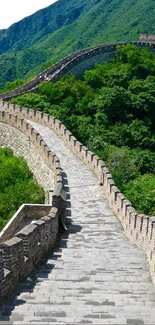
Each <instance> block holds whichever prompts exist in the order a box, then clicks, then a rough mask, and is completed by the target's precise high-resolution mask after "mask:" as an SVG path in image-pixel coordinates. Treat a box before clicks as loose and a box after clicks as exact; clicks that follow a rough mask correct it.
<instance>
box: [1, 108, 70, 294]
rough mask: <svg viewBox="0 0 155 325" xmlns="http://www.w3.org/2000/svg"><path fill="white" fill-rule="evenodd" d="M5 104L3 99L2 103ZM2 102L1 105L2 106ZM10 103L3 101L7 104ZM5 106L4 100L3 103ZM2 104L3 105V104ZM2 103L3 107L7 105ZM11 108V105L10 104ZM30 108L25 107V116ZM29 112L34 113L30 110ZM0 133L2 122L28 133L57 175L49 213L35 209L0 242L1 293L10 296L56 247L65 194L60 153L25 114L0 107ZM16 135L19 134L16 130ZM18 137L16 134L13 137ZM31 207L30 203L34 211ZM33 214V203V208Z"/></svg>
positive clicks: (46, 120) (25, 133)
mask: <svg viewBox="0 0 155 325" xmlns="http://www.w3.org/2000/svg"><path fill="white" fill-rule="evenodd" d="M1 104H2V103H1ZM1 104H0V106H1ZM5 105H7V104H4V106H5ZM2 106H3V104H2ZM2 106H1V108H2ZM4 106H3V108H4ZM7 107H8V109H9V106H8V105H7ZM26 112H27V113H28V110H24V113H23V114H24V115H25V116H26V115H27V113H26ZM29 114H31V118H33V117H32V115H33V114H34V112H33V111H30V112H29ZM42 118H44V123H45V124H47V123H48V116H47V115H46V114H45V116H43V114H40V112H37V113H36V119H38V120H39V119H42ZM0 123H1V128H0V133H1V132H2V133H3V131H1V130H2V126H6V129H9V127H10V126H11V128H12V129H14V130H15V132H17V131H19V133H20V136H21V134H22V137H23V136H26V137H27V138H28V139H29V140H30V145H31V146H32V145H33V146H34V148H35V149H36V151H37V152H38V153H39V154H40V155H41V157H42V158H43V161H44V163H46V165H47V166H48V168H49V169H50V170H51V172H52V174H53V176H54V183H53V185H54V188H53V195H52V201H51V205H52V208H51V210H50V212H49V213H47V215H45V216H44V217H41V218H40V212H39V211H38V212H37V210H35V219H38V218H39V220H36V221H35V222H34V223H33V224H30V225H28V226H26V227H24V228H23V229H22V230H21V231H19V232H18V233H17V234H16V235H14V236H13V237H12V238H11V239H9V240H8V241H4V242H2V243H1V244H0V250H1V254H0V297H1V299H2V298H4V297H5V296H8V295H9V294H10V293H11V292H12V291H13V290H14V289H15V287H16V286H17V284H18V282H20V281H21V280H23V279H24V278H25V277H27V276H28V275H30V274H31V273H32V271H34V270H35V268H36V267H37V266H38V264H39V263H40V262H41V261H42V259H43V258H44V257H45V256H46V254H47V253H48V252H49V251H50V250H51V249H52V248H53V246H54V244H55V242H56V239H57V237H58V235H59V229H60V228H59V225H60V223H61V224H62V225H63V226H64V227H65V224H66V220H65V218H66V213H65V210H66V194H65V192H64V190H63V179H62V170H61V165H60V161H59V159H58V157H57V156H56V155H55V154H54V153H52V152H51V150H50V149H49V148H48V146H47V145H46V143H45V142H44V141H43V139H42V137H41V136H40V134H39V133H38V132H36V130H35V129H34V128H32V126H31V125H30V124H29V123H28V122H27V121H26V120H24V119H23V118H21V117H19V116H15V115H13V114H10V113H7V112H4V111H2V110H0ZM16 138H17V134H16ZM14 140H15V138H14ZM31 209H32V207H31V206H29V214H30V215H31ZM32 215H33V216H34V207H33V209H32Z"/></svg>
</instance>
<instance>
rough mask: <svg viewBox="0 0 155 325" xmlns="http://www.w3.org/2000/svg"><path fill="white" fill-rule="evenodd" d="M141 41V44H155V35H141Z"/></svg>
mask: <svg viewBox="0 0 155 325" xmlns="http://www.w3.org/2000/svg"><path fill="white" fill-rule="evenodd" d="M139 40H140V41H141V42H149V43H152V42H153V43H155V35H146V34H140V35H139Z"/></svg>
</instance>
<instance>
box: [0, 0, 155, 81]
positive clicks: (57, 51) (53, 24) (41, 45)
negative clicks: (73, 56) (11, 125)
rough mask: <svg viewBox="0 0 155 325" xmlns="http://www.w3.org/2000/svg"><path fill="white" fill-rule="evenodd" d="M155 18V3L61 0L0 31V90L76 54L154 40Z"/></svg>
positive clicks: (148, 1)
mask: <svg viewBox="0 0 155 325" xmlns="http://www.w3.org/2000/svg"><path fill="white" fill-rule="evenodd" d="M154 15H155V6H154V0H144V1H142V0H137V1H135V0H130V3H128V2H126V1H125V0H123V1H122V0H111V1H109V0H89V1H88V0H83V1H82V0H78V1H77V2H75V1H73V0H59V1H57V2H55V3H54V4H52V5H50V6H48V7H46V8H44V9H41V10H39V11H37V12H36V13H34V14H33V15H31V16H29V17H26V18H24V19H22V20H21V21H19V22H17V23H15V24H13V25H12V26H10V27H9V28H8V29H7V30H0V53H1V55H0V70H1V75H0V87H3V86H4V84H5V82H6V81H14V80H15V79H19V78H20V79H23V78H30V77H32V76H34V75H35V74H37V73H39V72H40V71H41V70H42V69H44V68H45V67H47V66H49V65H51V64H52V63H54V62H55V61H57V60H59V59H60V58H62V57H63V56H65V55H67V54H69V53H72V52H75V51H77V50H81V49H83V48H86V47H91V46H94V45H98V44H101V43H110V42H119V41H136V40H137V39H138V35H139V34H140V33H143V34H147V33H149V34H151V33H152V34H153V33H155V22H154Z"/></svg>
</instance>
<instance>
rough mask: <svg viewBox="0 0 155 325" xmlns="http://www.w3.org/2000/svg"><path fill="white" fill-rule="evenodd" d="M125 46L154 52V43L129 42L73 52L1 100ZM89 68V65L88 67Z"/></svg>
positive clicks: (33, 89)
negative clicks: (146, 48)
mask: <svg viewBox="0 0 155 325" xmlns="http://www.w3.org/2000/svg"><path fill="white" fill-rule="evenodd" d="M125 44H133V45H136V46H140V47H142V46H147V47H149V48H150V49H151V50H152V51H155V42H153V41H152V42H147V41H146V42H141V41H139V42H131V43H115V44H101V45H99V46H95V47H92V48H88V49H85V50H82V51H78V52H75V53H73V54H70V55H68V56H66V57H65V58H64V59H62V60H60V61H59V62H57V63H56V64H54V65H52V66H51V67H49V68H47V69H46V70H44V71H43V72H42V73H40V74H39V75H37V76H36V77H35V78H34V79H32V80H31V81H29V82H27V83H26V84H24V85H23V86H21V87H19V88H17V89H15V90H12V91H10V92H8V93H5V94H1V98H2V99H3V100H7V99H10V98H13V97H16V96H19V95H21V94H24V93H26V92H29V91H35V89H36V88H37V87H38V85H39V84H40V82H42V81H43V80H44V78H45V76H46V77H48V80H49V81H56V80H58V79H59V78H60V77H61V76H63V75H65V74H67V73H69V72H70V71H71V70H72V69H73V68H74V67H75V66H77V65H79V64H81V62H84V61H88V60H89V59H91V58H95V57H96V61H94V63H98V62H99V63H100V60H101V59H100V58H101V57H102V55H103V54H108V53H109V55H111V53H114V52H115V50H116V47H117V46H118V45H125ZM88 68H89V65H88Z"/></svg>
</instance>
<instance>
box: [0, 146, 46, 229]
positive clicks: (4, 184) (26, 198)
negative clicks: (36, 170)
mask: <svg viewBox="0 0 155 325" xmlns="http://www.w3.org/2000/svg"><path fill="white" fill-rule="evenodd" d="M23 203H35V204H36V203H44V191H43V190H42V188H41V187H40V186H39V185H38V184H37V183H36V182H35V181H34V180H33V175H32V173H31V172H30V170H29V168H28V166H27V163H26V162H25V161H24V160H23V158H20V157H15V156H13V153H12V151H11V150H10V149H8V148H0V230H2V228H3V227H4V226H5V225H6V223H7V222H8V220H9V219H10V218H11V217H12V216H13V214H14V213H15V212H16V211H17V210H18V208H19V207H20V206H21V205H22V204H23Z"/></svg>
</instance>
